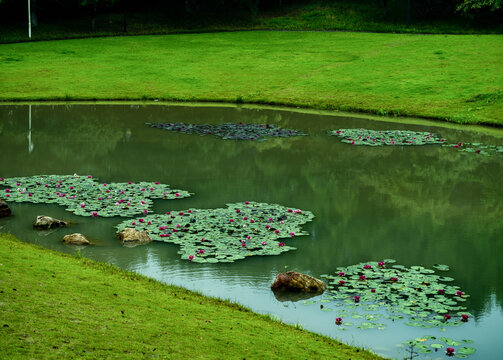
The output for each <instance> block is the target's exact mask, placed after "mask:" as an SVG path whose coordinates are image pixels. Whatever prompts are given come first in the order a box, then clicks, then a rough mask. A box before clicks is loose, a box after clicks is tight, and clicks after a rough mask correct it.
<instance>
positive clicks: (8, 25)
mask: <svg viewBox="0 0 503 360" xmlns="http://www.w3.org/2000/svg"><path fill="white" fill-rule="evenodd" d="M498 1H500V0H494V1H493V0H490V1H489V3H490V4H491V6H490V7H487V6H481V7H480V8H478V6H479V5H480V4H482V3H485V0H473V1H472V0H467V1H466V2H461V0H441V1H440V0H439V1H431V0H415V1H412V2H411V10H410V26H407V22H406V18H407V1H403V0H381V1H375V0H339V1H327V0H308V1H291V0H285V1H278V0H271V1H260V2H258V1H257V0H221V1H218V2H217V1H202V0H191V1H186V2H185V1H169V2H167V1H157V0H149V1H136V0H103V1H100V0H71V1H66V0H65V1H61V0H50V1H49V0H38V1H37V2H34V4H33V11H32V15H33V19H32V20H33V21H34V28H33V31H32V39H36V40H40V39H62V38H75V37H89V36H110V35H122V34H124V33H126V32H127V33H128V34H160V33H164V34H166V33H174V32H176V33H179V32H206V31H222V30H226V31H227V30H245V29H261V30H264V29H269V30H273V29H278V30H348V31H375V32H411V33H458V34H465V33H502V32H503V24H502V23H501V21H499V19H501V17H502V16H503V9H501V6H500V5H498V4H499V3H498ZM456 9H457V10H456ZM26 16H27V14H26V2H23V1H21V2H19V1H14V0H4V2H3V4H0V42H14V41H26V40H28V36H27V29H26Z"/></svg>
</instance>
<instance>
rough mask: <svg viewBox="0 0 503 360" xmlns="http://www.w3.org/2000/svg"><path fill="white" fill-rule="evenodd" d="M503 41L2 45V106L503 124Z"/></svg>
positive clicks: (167, 40) (402, 38)
mask: <svg viewBox="0 0 503 360" xmlns="http://www.w3.org/2000/svg"><path fill="white" fill-rule="evenodd" d="M502 47H503V37H502V36H499V35H463V36H460V35H409V34H370V33H333V32H331V33H328V32H275V31H272V32H270V31H258V32H232V33H216V34H185V35H166V36H138V37H116V38H95V39H82V40H65V41H52V42H34V43H19V44H3V45H0V101H21V100H148V99H159V100H161V101H162V100H166V101H172V100H174V101H216V102H238V103H241V102H245V103H256V104H271V105H288V106H298V107H306V108H316V109H327V110H344V111H360V112H367V113H374V114H380V115H395V116H404V115H407V116H416V117H423V118H432V119H441V120H447V121H451V122H456V123H461V124H465V123H469V124H490V125H498V126H501V125H503V96H502V93H503V72H502V71H501V68H502V65H503V60H502V56H501V55H502V52H501V49H502Z"/></svg>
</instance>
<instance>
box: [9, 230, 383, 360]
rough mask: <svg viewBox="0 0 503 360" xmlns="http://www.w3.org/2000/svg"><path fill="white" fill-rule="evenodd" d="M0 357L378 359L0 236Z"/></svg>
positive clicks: (115, 270)
mask: <svg viewBox="0 0 503 360" xmlns="http://www.w3.org/2000/svg"><path fill="white" fill-rule="evenodd" d="M0 269H1V271H0V289H1V291H0V317H1V319H2V326H1V327H0V356H1V357H2V358H4V359H28V358H36V359H71V358H79V359H87V358H90V359H91V358H92V359H103V358H107V359H108V358H117V359H124V358H135V359H145V358H169V359H223V358H227V359H238V358H239V359H242V358H246V359H275V358H282V359H305V358H310V359H329V358H330V359H348V358H351V359H379V358H380V357H378V356H376V355H373V354H371V353H369V352H366V351H363V350H360V349H357V348H353V347H349V346H346V345H344V344H342V343H340V342H338V341H334V340H331V339H329V338H326V337H323V336H319V335H316V334H313V333H310V332H307V331H303V330H302V329H299V328H295V327H292V326H289V325H285V324H282V323H279V322H277V321H273V320H271V319H270V318H269V317H267V316H262V315H258V314H255V313H253V312H251V311H249V310H248V309H246V308H243V307H242V306H240V305H238V304H233V303H230V302H227V301H222V300H217V299H212V298H207V297H204V296H202V295H199V294H196V293H194V292H190V291H188V290H184V289H181V288H178V287H173V286H167V285H164V284H161V283H159V282H157V281H154V280H151V279H148V278H145V277H143V276H140V275H138V274H136V273H132V272H125V271H123V270H120V269H118V268H116V267H113V266H111V265H107V264H103V263H97V262H94V261H91V260H87V259H84V258H76V257H72V256H69V255H64V254H61V253H57V252H54V251H50V250H46V249H43V248H40V247H36V246H33V245H29V244H25V243H22V242H20V241H18V240H16V239H15V238H14V237H12V236H10V235H0Z"/></svg>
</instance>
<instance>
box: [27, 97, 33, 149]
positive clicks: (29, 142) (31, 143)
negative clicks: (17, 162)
mask: <svg viewBox="0 0 503 360" xmlns="http://www.w3.org/2000/svg"><path fill="white" fill-rule="evenodd" d="M29 107H30V110H29V113H28V152H29V153H30V154H31V152H32V151H33V142H32V141H31V104H30V105H29Z"/></svg>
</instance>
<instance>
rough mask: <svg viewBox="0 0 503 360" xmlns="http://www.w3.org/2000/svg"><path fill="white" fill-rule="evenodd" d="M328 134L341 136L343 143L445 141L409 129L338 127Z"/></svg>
mask: <svg viewBox="0 0 503 360" xmlns="http://www.w3.org/2000/svg"><path fill="white" fill-rule="evenodd" d="M330 135H333V136H338V137H340V138H342V140H341V141H342V142H343V143H348V144H351V145H367V146H386V145H391V146H395V145H400V146H413V145H416V146H417V145H427V144H443V143H444V142H445V139H442V138H439V137H437V136H436V135H435V134H433V133H430V132H421V131H409V130H368V129H363V128H360V129H338V130H332V131H331V132H330Z"/></svg>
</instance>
